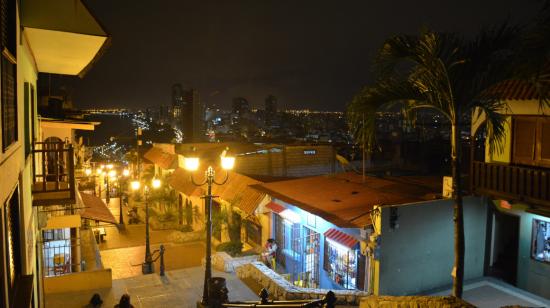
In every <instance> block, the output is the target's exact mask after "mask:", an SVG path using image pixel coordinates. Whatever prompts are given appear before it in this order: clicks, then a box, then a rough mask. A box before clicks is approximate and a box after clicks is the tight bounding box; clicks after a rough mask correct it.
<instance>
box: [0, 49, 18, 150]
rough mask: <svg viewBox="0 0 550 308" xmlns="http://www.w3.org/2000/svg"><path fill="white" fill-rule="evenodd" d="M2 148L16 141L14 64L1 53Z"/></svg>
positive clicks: (4, 148)
mask: <svg viewBox="0 0 550 308" xmlns="http://www.w3.org/2000/svg"><path fill="white" fill-rule="evenodd" d="M1 67H2V88H1V91H2V150H3V151H6V149H7V148H8V147H9V146H10V145H11V144H13V143H14V142H16V141H17V99H16V98H17V95H16V92H15V86H16V83H15V78H16V77H15V71H16V66H15V64H13V63H12V62H10V60H8V59H7V58H6V57H5V56H4V55H2V64H1Z"/></svg>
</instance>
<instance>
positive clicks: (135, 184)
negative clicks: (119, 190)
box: [130, 179, 161, 274]
mask: <svg viewBox="0 0 550 308" xmlns="http://www.w3.org/2000/svg"><path fill="white" fill-rule="evenodd" d="M130 185H131V187H132V190H134V191H137V190H139V189H140V187H141V183H140V182H139V181H132V183H131V184H130ZM160 186H161V182H160V180H159V179H153V181H152V182H151V187H152V188H153V189H158V188H160ZM144 190H145V262H143V263H142V264H141V272H142V273H143V274H152V273H153V272H154V271H155V268H154V266H153V258H152V257H151V247H150V244H149V187H148V186H147V185H145V187H144Z"/></svg>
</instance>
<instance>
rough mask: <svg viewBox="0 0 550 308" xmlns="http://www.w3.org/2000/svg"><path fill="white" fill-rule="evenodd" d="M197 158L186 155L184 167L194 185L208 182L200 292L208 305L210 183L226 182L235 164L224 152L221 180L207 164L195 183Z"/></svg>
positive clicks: (210, 220) (210, 268) (210, 216)
mask: <svg viewBox="0 0 550 308" xmlns="http://www.w3.org/2000/svg"><path fill="white" fill-rule="evenodd" d="M199 164H200V163H199V158H198V157H186V158H185V162H184V165H185V169H186V170H187V171H190V172H191V174H190V177H191V182H193V184H194V185H196V186H202V185H204V184H208V193H207V194H206V195H205V196H204V199H205V202H206V206H205V208H206V212H205V216H206V257H205V259H206V260H205V261H206V262H205V263H206V264H205V271H204V286H203V293H202V302H201V304H202V305H203V306H208V302H209V298H208V289H209V282H210V280H211V278H212V261H211V256H212V199H213V197H214V196H212V185H213V184H216V185H223V184H225V183H226V182H227V179H228V178H229V170H231V169H233V166H234V165H235V157H231V156H225V152H224V154H223V155H222V156H221V166H222V168H223V169H224V170H225V178H224V180H223V181H222V182H219V183H218V182H216V179H215V177H216V172H215V171H214V168H213V167H212V166H208V168H207V169H206V171H205V179H204V181H202V182H200V183H197V182H195V179H194V178H193V173H192V172H194V171H197V170H198V169H199Z"/></svg>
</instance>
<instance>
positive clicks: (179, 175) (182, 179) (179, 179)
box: [168, 168, 201, 196]
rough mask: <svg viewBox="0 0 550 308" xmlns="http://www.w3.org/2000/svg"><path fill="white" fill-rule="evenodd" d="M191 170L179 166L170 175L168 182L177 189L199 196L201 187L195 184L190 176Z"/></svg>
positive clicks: (189, 194)
mask: <svg viewBox="0 0 550 308" xmlns="http://www.w3.org/2000/svg"><path fill="white" fill-rule="evenodd" d="M189 176H190V175H189V172H187V171H186V170H185V169H182V168H177V169H176V171H174V173H172V175H171V176H170V180H169V182H168V184H170V186H172V188H174V189H175V190H177V191H179V192H181V193H183V194H185V195H187V196H198V195H200V194H201V190H200V187H197V186H195V184H193V182H191V179H190V177H189Z"/></svg>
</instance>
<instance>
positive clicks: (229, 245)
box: [216, 242, 243, 257]
mask: <svg viewBox="0 0 550 308" xmlns="http://www.w3.org/2000/svg"><path fill="white" fill-rule="evenodd" d="M242 250H243V243H241V242H225V243H221V244H219V245H218V247H216V251H225V252H227V253H228V254H229V255H230V256H232V257H236V256H238V255H240V254H241V252H242Z"/></svg>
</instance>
